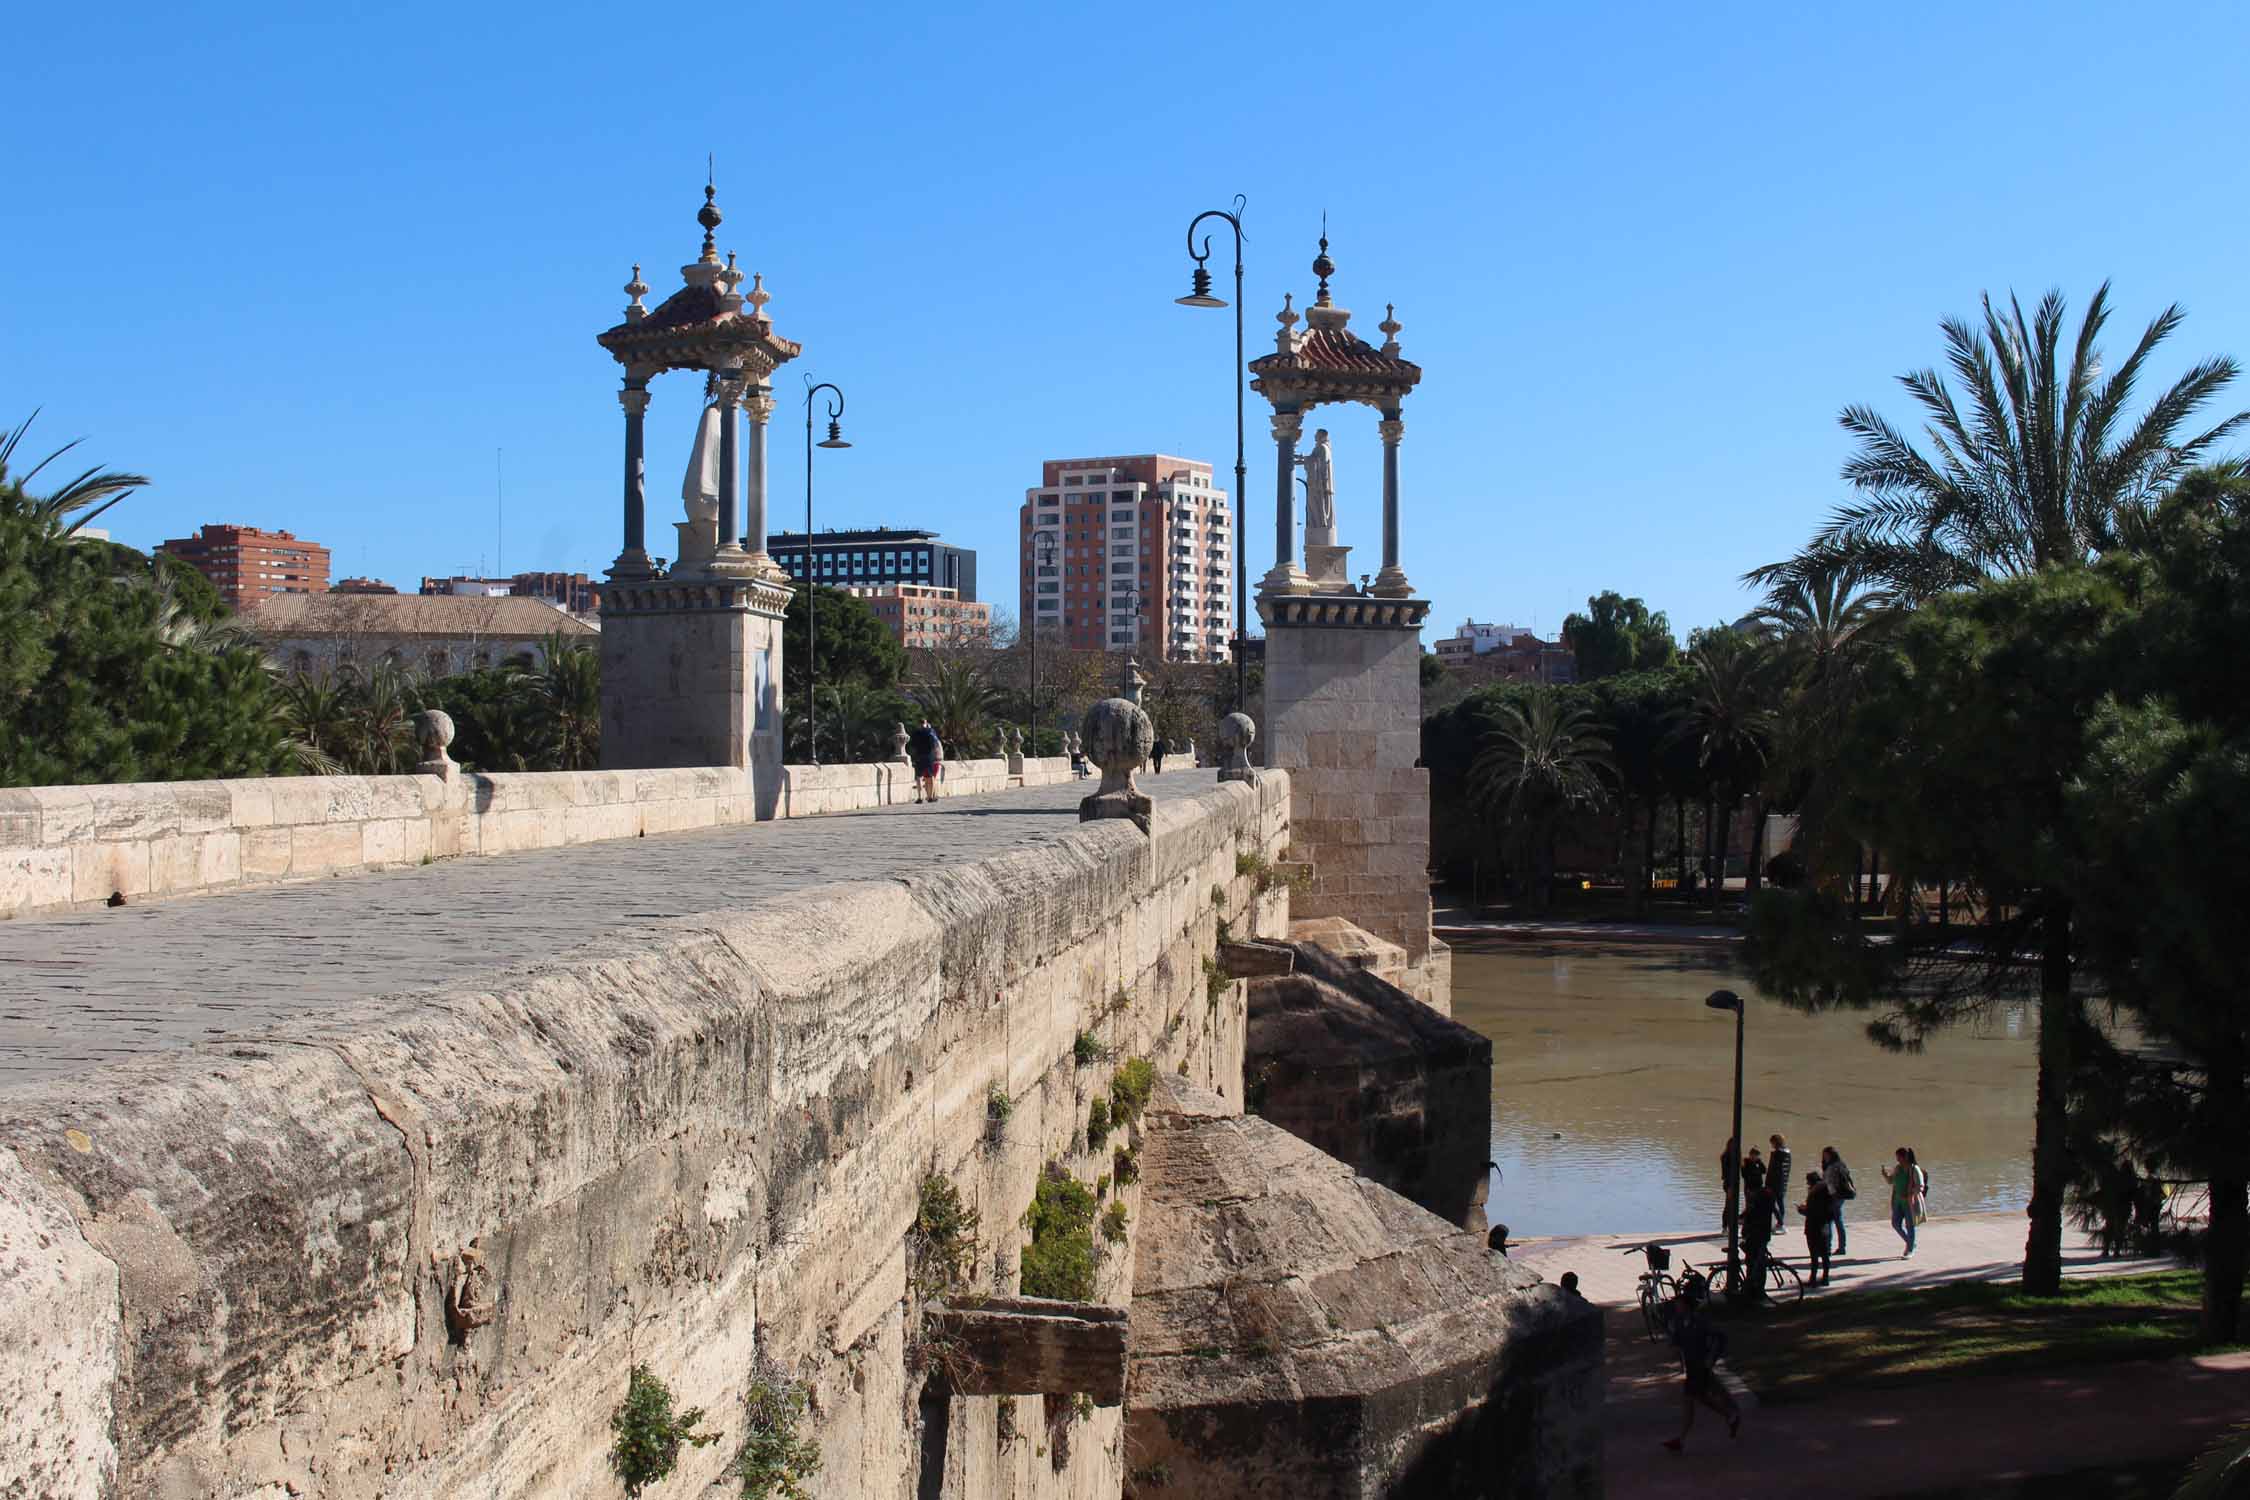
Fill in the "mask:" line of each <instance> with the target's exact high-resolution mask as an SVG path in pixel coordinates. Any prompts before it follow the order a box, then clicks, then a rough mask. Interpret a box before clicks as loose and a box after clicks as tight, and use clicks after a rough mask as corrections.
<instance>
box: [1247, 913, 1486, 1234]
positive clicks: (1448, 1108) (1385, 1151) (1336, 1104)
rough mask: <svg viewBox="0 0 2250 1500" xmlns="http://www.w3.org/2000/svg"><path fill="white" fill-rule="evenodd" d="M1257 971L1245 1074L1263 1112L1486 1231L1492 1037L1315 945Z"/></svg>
mask: <svg viewBox="0 0 2250 1500" xmlns="http://www.w3.org/2000/svg"><path fill="white" fill-rule="evenodd" d="M1292 946H1293V947H1294V949H1295V952H1296V964H1295V969H1294V972H1292V973H1289V974H1281V975H1273V976H1267V977H1260V978H1254V979H1252V980H1250V981H1249V987H1250V995H1249V998H1250V1030H1249V1039H1248V1043H1247V1047H1246V1056H1245V1061H1244V1079H1245V1083H1246V1086H1247V1088H1248V1090H1249V1094H1250V1098H1251V1100H1252V1101H1254V1103H1255V1107H1256V1109H1257V1112H1258V1113H1259V1115H1260V1116H1262V1117H1263V1118H1265V1119H1267V1120H1270V1121H1272V1122H1273V1123H1274V1124H1276V1125H1278V1126H1280V1127H1281V1128H1282V1129H1284V1130H1286V1131H1288V1132H1289V1133H1290V1134H1291V1135H1293V1136H1296V1137H1297V1138H1298V1139H1299V1140H1301V1141H1304V1142H1306V1143H1307V1144H1309V1145H1313V1146H1317V1147H1319V1148H1320V1149H1321V1150H1322V1151H1324V1152H1326V1153H1327V1154H1328V1155H1330V1156H1333V1157H1335V1158H1336V1159H1337V1160H1338V1161H1340V1162H1342V1163H1344V1164H1345V1165H1346V1166H1349V1167H1350V1168H1351V1169H1352V1170H1353V1171H1355V1172H1358V1173H1359V1174H1360V1175H1361V1176H1363V1177H1367V1178H1369V1179H1371V1180H1373V1181H1375V1182H1379V1183H1381V1184H1382V1185H1383V1186H1385V1187H1387V1188H1389V1189H1390V1190H1391V1191H1392V1192H1394V1193H1397V1194H1399V1195H1400V1196H1401V1197H1403V1198H1406V1199H1408V1200H1409V1201H1411V1202H1413V1203H1415V1204H1417V1205H1419V1206H1420V1207H1422V1208H1424V1209H1427V1210H1428V1211H1429V1212H1431V1213H1433V1214H1436V1215H1437V1216H1438V1217H1440V1218H1442V1219H1446V1220H1449V1221H1451V1222H1452V1223H1454V1224H1458V1225H1460V1226H1461V1227H1463V1228H1465V1229H1471V1230H1474V1231H1476V1232H1477V1233H1479V1234H1482V1233H1483V1232H1484V1231H1485V1229H1486V1227H1487V1226H1486V1223H1485V1213H1484V1200H1485V1193H1486V1191H1487V1190H1488V1184H1489V1182H1490V1178H1489V1177H1488V1175H1487V1173H1486V1170H1485V1162H1486V1159H1487V1158H1488V1157H1489V1156H1490V1155H1491V1151H1492V1042H1491V1039H1490V1038H1488V1037H1484V1036H1481V1035H1479V1034H1478V1033H1476V1032H1474V1031H1471V1030H1470V1029H1469V1028H1468V1027H1466V1026H1463V1025H1461V1024H1459V1023H1458V1022H1456V1021H1453V1020H1451V1019H1450V1018H1448V1017H1446V1016H1442V1015H1440V1014H1438V1013H1437V1012H1436V1011H1435V1010H1433V1009H1431V1008H1430V1007H1429V1006H1428V1005H1426V1004H1424V1003H1423V1002H1422V1001H1420V1000H1417V999H1415V998H1414V997H1413V996H1411V995H1409V994H1407V993H1405V992H1404V991H1403V990H1400V989H1398V988H1397V987H1395V986H1393V985H1392V984H1390V983H1389V982H1388V981H1386V980H1385V979H1383V978H1382V977H1381V976H1380V975H1378V974H1375V973H1373V972H1371V971H1369V970H1366V969H1361V968H1358V967H1355V966H1354V965H1352V964H1349V963H1345V962H1343V961H1341V960H1339V959H1337V958H1335V957H1333V956H1332V955H1330V954H1328V953H1327V952H1325V951H1323V950H1322V949H1320V948H1317V947H1315V946H1313V945H1311V944H1309V943H1302V942H1300V943H1296V944H1293V945H1292Z"/></svg>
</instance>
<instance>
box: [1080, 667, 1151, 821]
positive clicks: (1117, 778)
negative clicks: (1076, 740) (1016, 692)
mask: <svg viewBox="0 0 2250 1500" xmlns="http://www.w3.org/2000/svg"><path fill="white" fill-rule="evenodd" d="M1080 727H1081V729H1082V730H1083V732H1084V735H1085V742H1086V755H1087V758H1088V759H1090V760H1092V761H1093V763H1094V764H1095V765H1097V766H1100V767H1101V768H1102V784H1101V785H1100V786H1099V787H1097V788H1096V789H1095V791H1094V794H1093V795H1092V796H1091V797H1088V798H1087V799H1086V800H1085V801H1083V802H1081V803H1079V804H1078V816H1079V819H1080V821H1082V822H1085V821H1091V820H1093V819H1096V818H1130V819H1132V821H1133V823H1134V825H1135V826H1137V827H1138V828H1139V829H1140V830H1141V832H1143V833H1146V832H1148V824H1149V809H1150V807H1151V805H1152V804H1151V803H1150V802H1149V799H1148V798H1147V797H1146V796H1144V795H1142V793H1141V789H1140V788H1139V787H1138V786H1136V785H1134V783H1133V773H1134V772H1135V771H1136V770H1138V769H1140V767H1141V766H1142V765H1144V764H1146V762H1147V761H1148V756H1149V752H1150V751H1151V750H1153V749H1155V748H1156V726H1155V725H1153V724H1151V723H1149V721H1148V715H1147V714H1145V713H1142V712H1141V710H1140V707H1139V705H1137V704H1133V703H1128V702H1126V701H1125V700H1124V699H1123V698H1104V699H1102V700H1101V702H1099V703H1097V704H1095V705H1094V706H1093V707H1092V708H1089V709H1087V710H1086V717H1085V719H1084V721H1083V723H1082V724H1081V726H1080Z"/></svg>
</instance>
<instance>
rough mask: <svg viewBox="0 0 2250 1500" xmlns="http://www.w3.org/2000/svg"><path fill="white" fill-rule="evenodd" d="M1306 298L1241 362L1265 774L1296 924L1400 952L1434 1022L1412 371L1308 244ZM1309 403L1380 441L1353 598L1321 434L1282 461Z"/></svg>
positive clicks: (1445, 988) (1386, 329)
mask: <svg viewBox="0 0 2250 1500" xmlns="http://www.w3.org/2000/svg"><path fill="white" fill-rule="evenodd" d="M1312 269H1313V274H1314V275H1315V276H1316V277H1318V278H1319V286H1318V289H1317V291H1316V293H1315V295H1314V298H1313V303H1312V306H1311V307H1309V308H1307V309H1306V310H1305V313H1304V319H1303V321H1304V322H1305V325H1306V327H1305V329H1304V331H1303V332H1301V333H1300V332H1298V330H1297V323H1298V321H1299V319H1298V314H1297V312H1296V309H1295V308H1294V306H1293V305H1292V303H1291V299H1290V298H1287V297H1285V298H1283V300H1282V308H1281V311H1280V313H1279V314H1277V315H1276V318H1275V321H1277V322H1278V323H1280V324H1281V330H1280V332H1279V333H1278V334H1277V335H1276V336H1275V339H1274V351H1273V352H1272V353H1271V354H1267V355H1263V356H1261V357H1259V358H1257V359H1254V360H1252V361H1251V362H1250V370H1251V373H1252V374H1253V375H1254V376H1255V377H1256V378H1255V379H1254V380H1253V381H1252V382H1251V389H1252V390H1255V391H1257V392H1258V393H1259V394H1260V395H1262V396H1264V397H1265V398H1266V400H1267V401H1268V402H1270V403H1271V404H1272V406H1273V436H1274V458H1275V463H1274V566H1273V570H1272V571H1271V572H1269V573H1267V574H1266V576H1265V579H1264V581H1263V582H1262V584H1261V585H1260V587H1259V590H1258V617H1259V618H1260V619H1261V620H1263V621H1264V622H1265V627H1266V716H1267V722H1266V725H1265V734H1266V746H1267V750H1266V763H1267V764H1268V765H1272V766H1277V767H1280V768H1282V769H1284V770H1287V771H1288V772H1289V785H1290V817H1291V825H1292V829H1293V831H1294V837H1295V850H1296V854H1297V857H1298V858H1299V859H1300V860H1302V861H1304V862H1306V863H1308V864H1309V865H1310V866H1311V885H1310V887H1309V889H1307V890H1304V891H1303V892H1301V893H1300V894H1299V895H1298V897H1297V898H1296V900H1295V901H1294V902H1293V903H1292V906H1291V915H1292V916H1293V917H1295V918H1298V919H1310V920H1317V919H1323V918H1343V919H1347V920H1348V921H1350V922H1351V923H1354V924H1356V925H1358V926H1359V927H1362V928H1364V929H1366V930H1367V931H1368V932H1369V933H1372V934H1373V935H1374V936H1375V937H1376V938H1378V939H1380V940H1382V941H1383V942H1385V943H1388V944H1393V945H1395V946H1396V947H1397V948H1398V949H1400V950H1401V951H1402V955H1403V964H1402V966H1401V967H1402V971H1403V972H1402V973H1401V974H1400V975H1399V976H1397V977H1398V982H1399V983H1400V986H1401V987H1402V988H1404V989H1406V990H1408V991H1409V992H1410V993H1413V994H1415V995H1418V996H1420V997H1421V998H1423V999H1425V1000H1428V1001H1430V1002H1431V1003H1433V1004H1435V1005H1436V1006H1438V1008H1440V1009H1441V1010H1443V1009H1449V1008H1450V1003H1451V994H1452V961H1451V954H1450V953H1449V952H1448V951H1447V950H1446V948H1445V947H1444V945H1443V944H1441V943H1439V942H1437V941H1436V940H1435V939H1434V938H1432V936H1431V935H1430V895H1429V880H1428V874H1427V872H1428V866H1429V859H1430V786H1429V773H1428V772H1427V771H1425V770H1423V769H1421V768H1420V766H1419V764H1418V762H1419V761H1420V759H1421V753H1422V728H1421V724H1422V684H1421V654H1422V647H1421V629H1422V624H1423V621H1424V620H1425V619H1426V618H1427V617H1428V615H1429V612H1430V606H1429V602H1428V601H1427V600H1424V599H1417V598H1415V597H1414V589H1413V586H1412V585H1411V584H1409V583H1408V582H1407V579H1406V572H1405V570H1404V569H1403V568H1402V567H1401V566H1400V565H1399V478H1398V449H1399V442H1400V440H1401V439H1402V438H1403V437H1404V436H1405V435H1406V423H1405V422H1404V420H1403V419H1402V418H1401V416H1400V409H1401V407H1402V406H1403V405H1404V403H1405V400H1406V396H1407V394H1408V393H1409V392H1410V391H1412V390H1413V389H1414V387H1415V386H1416V385H1417V384H1418V383H1419V382H1420V381H1421V379H1422V369H1421V366H1419V365H1417V364H1414V363H1413V362H1412V361H1410V360H1408V359H1406V358H1404V357H1403V356H1402V355H1401V354H1400V353H1399V343H1398V335H1399V331H1400V328H1401V326H1402V325H1401V324H1400V323H1399V321H1398V318H1397V315H1396V310H1395V308H1394V309H1386V316H1385V317H1384V320H1383V322H1382V324H1381V325H1380V328H1381V331H1382V333H1383V335H1384V341H1383V345H1382V347H1381V348H1379V349H1378V348H1375V347H1373V346H1371V345H1370V344H1368V343H1367V341H1366V340H1364V339H1362V338H1360V337H1358V336H1357V335H1356V334H1354V333H1353V332H1352V331H1351V317H1352V315H1351V312H1350V310H1349V309H1347V308H1344V307H1340V306H1338V305H1337V304H1336V302H1335V299H1334V298H1333V297H1332V296H1331V295H1330V293H1329V289H1328V278H1329V277H1330V276H1332V275H1333V274H1335V270H1336V266H1335V263H1334V262H1333V261H1331V260H1330V259H1329V258H1328V238H1327V235H1326V233H1325V231H1324V232H1323V234H1322V236H1321V241H1320V254H1319V255H1318V256H1317V257H1315V258H1314V260H1313V263H1312ZM1323 405H1364V406H1370V407H1373V408H1374V409H1375V412H1376V414H1377V417H1378V420H1377V422H1376V431H1377V432H1378V433H1379V434H1380V435H1381V437H1382V440H1383V498H1382V506H1383V509H1382V542H1383V561H1382V567H1381V571H1380V572H1378V573H1377V574H1376V575H1375V577H1374V582H1373V584H1372V586H1364V585H1363V586H1361V587H1354V586H1353V584H1352V582H1351V580H1350V578H1349V576H1348V575H1347V574H1346V573H1345V571H1344V564H1345V559H1346V557H1347V555H1348V554H1349V552H1350V550H1351V549H1350V548H1348V547H1343V546H1339V545H1338V544H1337V524H1336V507H1335V468H1334V463H1333V460H1332V458H1331V457H1330V455H1329V451H1328V442H1327V438H1328V434H1327V430H1326V429H1325V428H1324V429H1321V430H1319V432H1318V433H1317V434H1316V438H1315V444H1314V448H1313V451H1312V453H1310V454H1308V455H1306V457H1304V458H1302V459H1300V458H1299V457H1298V456H1297V452H1296V447H1297V441H1298V439H1299V437H1300V436H1301V435H1302V434H1303V432H1304V423H1305V414H1306V413H1307V412H1309V411H1311V410H1313V409H1314V408H1316V407H1319V406H1323ZM1300 466H1302V467H1304V468H1305V469H1306V471H1307V473H1306V502H1305V560H1304V563H1302V564H1300V563H1299V562H1298V559H1297V548H1296V539H1295V535H1294V533H1295V514H1294V509H1295V508H1294V504H1293V501H1294V498H1295V496H1294V490H1295V479H1296V471H1297V469H1298V468H1299V467H1300Z"/></svg>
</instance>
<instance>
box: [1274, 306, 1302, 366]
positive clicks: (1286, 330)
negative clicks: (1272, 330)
mask: <svg viewBox="0 0 2250 1500" xmlns="http://www.w3.org/2000/svg"><path fill="white" fill-rule="evenodd" d="M1296 295H1297V294H1296V293H1295V292H1283V293H1282V294H1281V311H1280V312H1277V313H1275V314H1274V315H1273V320H1274V321H1275V322H1276V323H1279V324H1280V325H1281V331H1280V332H1279V333H1277V334H1275V335H1274V339H1273V346H1274V348H1275V350H1277V351H1278V352H1280V353H1282V354H1295V353H1296V352H1297V309H1296V307H1295V306H1294V305H1292V304H1293V302H1294V300H1295V298H1296Z"/></svg>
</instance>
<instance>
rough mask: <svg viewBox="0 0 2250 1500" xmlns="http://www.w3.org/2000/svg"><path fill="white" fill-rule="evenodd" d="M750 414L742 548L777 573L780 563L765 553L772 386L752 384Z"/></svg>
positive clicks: (746, 404)
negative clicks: (747, 477) (767, 425)
mask: <svg viewBox="0 0 2250 1500" xmlns="http://www.w3.org/2000/svg"><path fill="white" fill-rule="evenodd" d="M742 406H743V410H744V411H746V412H747V413H748V414H749V417H750V454H749V464H748V468H749V471H750V472H749V483H748V485H747V486H746V487H745V489H744V491H743V505H742V550H743V551H745V552H747V553H749V554H750V561H751V562H752V563H754V564H756V565H757V568H758V571H759V572H761V573H776V572H779V571H780V568H779V565H777V564H776V563H775V562H774V560H773V559H772V558H771V557H769V556H767V555H766V537H767V535H768V534H769V532H768V528H767V521H766V423H767V421H768V420H769V419H770V418H771V417H772V416H773V411H774V399H773V387H771V386H764V385H760V386H753V387H751V388H750V392H749V394H748V395H746V396H745V397H744V398H743V401H742Z"/></svg>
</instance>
